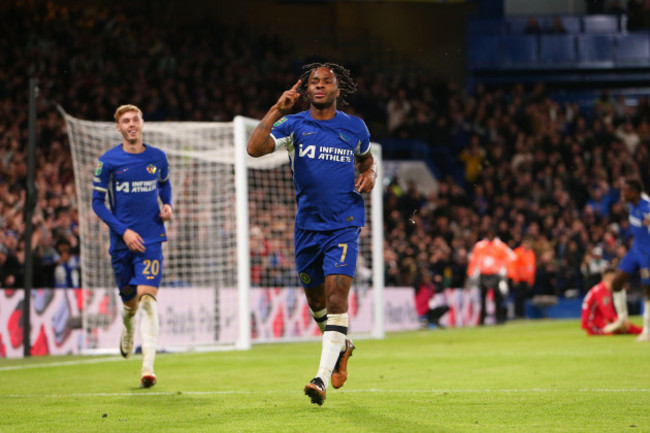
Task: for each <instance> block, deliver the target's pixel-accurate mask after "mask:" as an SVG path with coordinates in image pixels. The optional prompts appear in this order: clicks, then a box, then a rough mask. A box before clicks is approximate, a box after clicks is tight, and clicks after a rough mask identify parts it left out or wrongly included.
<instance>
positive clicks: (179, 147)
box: [65, 115, 236, 288]
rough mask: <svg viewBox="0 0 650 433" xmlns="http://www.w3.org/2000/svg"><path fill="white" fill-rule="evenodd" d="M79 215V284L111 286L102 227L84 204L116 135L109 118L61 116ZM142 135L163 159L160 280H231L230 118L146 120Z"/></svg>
mask: <svg viewBox="0 0 650 433" xmlns="http://www.w3.org/2000/svg"><path fill="white" fill-rule="evenodd" d="M65 119H66V124H67V128H68V136H69V139H70V144H71V148H72V156H73V161H74V170H75V183H76V187H77V195H78V208H79V219H80V222H81V224H80V229H81V233H80V238H81V262H82V281H83V285H84V287H87V288H98V287H112V286H114V285H115V283H114V279H113V273H112V270H111V264H110V258H109V255H108V247H109V237H108V228H107V227H106V225H105V224H104V223H103V221H101V220H100V219H99V218H98V217H97V216H96V215H95V213H94V212H93V210H92V179H93V170H94V166H95V164H96V162H97V160H98V158H99V157H100V156H101V155H102V154H103V153H104V152H105V151H106V150H108V149H109V148H111V147H113V146H115V145H116V144H117V143H119V142H120V141H121V136H120V135H119V133H118V132H117V131H116V129H115V125H114V123H112V122H92V121H85V120H80V119H75V118H73V117H71V116H68V115H66V116H65ZM144 141H145V142H146V143H151V144H152V145H153V146H155V147H158V148H160V149H162V150H164V151H165V152H166V153H167V157H168V159H169V165H170V180H171V183H172V191H173V195H174V219H173V221H172V222H170V223H167V231H168V239H169V241H168V242H166V243H165V244H164V257H165V262H164V272H163V280H162V284H161V285H162V286H163V287H164V286H182V287H224V286H230V287H232V286H234V285H235V284H236V273H233V272H231V270H232V268H233V266H234V265H235V258H236V254H235V248H236V246H235V218H236V215H235V205H234V203H235V184H234V175H233V164H232V161H233V155H234V146H233V126H232V123H198V122H183V123H180V122H147V123H146V125H145V129H144Z"/></svg>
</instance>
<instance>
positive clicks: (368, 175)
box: [354, 152, 377, 192]
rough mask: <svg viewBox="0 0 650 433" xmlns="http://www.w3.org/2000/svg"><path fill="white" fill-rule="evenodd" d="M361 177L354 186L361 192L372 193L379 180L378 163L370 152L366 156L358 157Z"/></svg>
mask: <svg viewBox="0 0 650 433" xmlns="http://www.w3.org/2000/svg"><path fill="white" fill-rule="evenodd" d="M355 158H356V160H357V167H358V169H359V172H360V174H359V177H358V178H357V181H356V183H355V184H354V186H355V188H356V189H357V191H359V192H370V191H372V189H373V188H374V187H375V181H376V180H377V163H376V162H375V158H374V157H373V156H372V154H371V153H370V152H368V153H367V154H365V155H361V156H356V157H355Z"/></svg>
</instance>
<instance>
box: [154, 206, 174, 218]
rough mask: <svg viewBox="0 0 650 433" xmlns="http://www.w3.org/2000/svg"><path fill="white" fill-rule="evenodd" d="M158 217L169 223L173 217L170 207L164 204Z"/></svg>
mask: <svg viewBox="0 0 650 433" xmlns="http://www.w3.org/2000/svg"><path fill="white" fill-rule="evenodd" d="M158 216H159V217H160V219H161V220H163V221H170V220H171V219H172V216H173V211H172V207H171V206H170V205H168V204H164V205H163V207H162V209H161V210H160V213H159V214H158Z"/></svg>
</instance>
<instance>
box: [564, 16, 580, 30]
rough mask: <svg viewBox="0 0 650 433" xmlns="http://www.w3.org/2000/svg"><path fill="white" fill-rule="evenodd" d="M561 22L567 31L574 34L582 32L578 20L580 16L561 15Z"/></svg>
mask: <svg viewBox="0 0 650 433" xmlns="http://www.w3.org/2000/svg"><path fill="white" fill-rule="evenodd" d="M562 24H563V25H564V28H565V29H566V31H567V33H572V34H576V33H580V32H582V20H580V17H575V16H569V17H562Z"/></svg>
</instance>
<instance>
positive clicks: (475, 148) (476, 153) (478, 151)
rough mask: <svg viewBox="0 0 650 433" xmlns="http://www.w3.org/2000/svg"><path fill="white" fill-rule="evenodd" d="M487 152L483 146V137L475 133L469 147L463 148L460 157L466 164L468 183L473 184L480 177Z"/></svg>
mask: <svg viewBox="0 0 650 433" xmlns="http://www.w3.org/2000/svg"><path fill="white" fill-rule="evenodd" d="M485 156H486V152H485V149H484V148H483V146H481V138H480V137H479V136H478V135H477V134H474V135H472V138H471V139H470V142H469V147H468V148H466V149H463V150H462V151H461V152H460V155H458V158H459V159H460V160H461V161H462V162H463V164H465V180H467V183H468V184H473V183H474V182H475V181H476V179H477V178H478V175H479V173H480V172H481V168H482V167H483V161H484V160H485Z"/></svg>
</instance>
